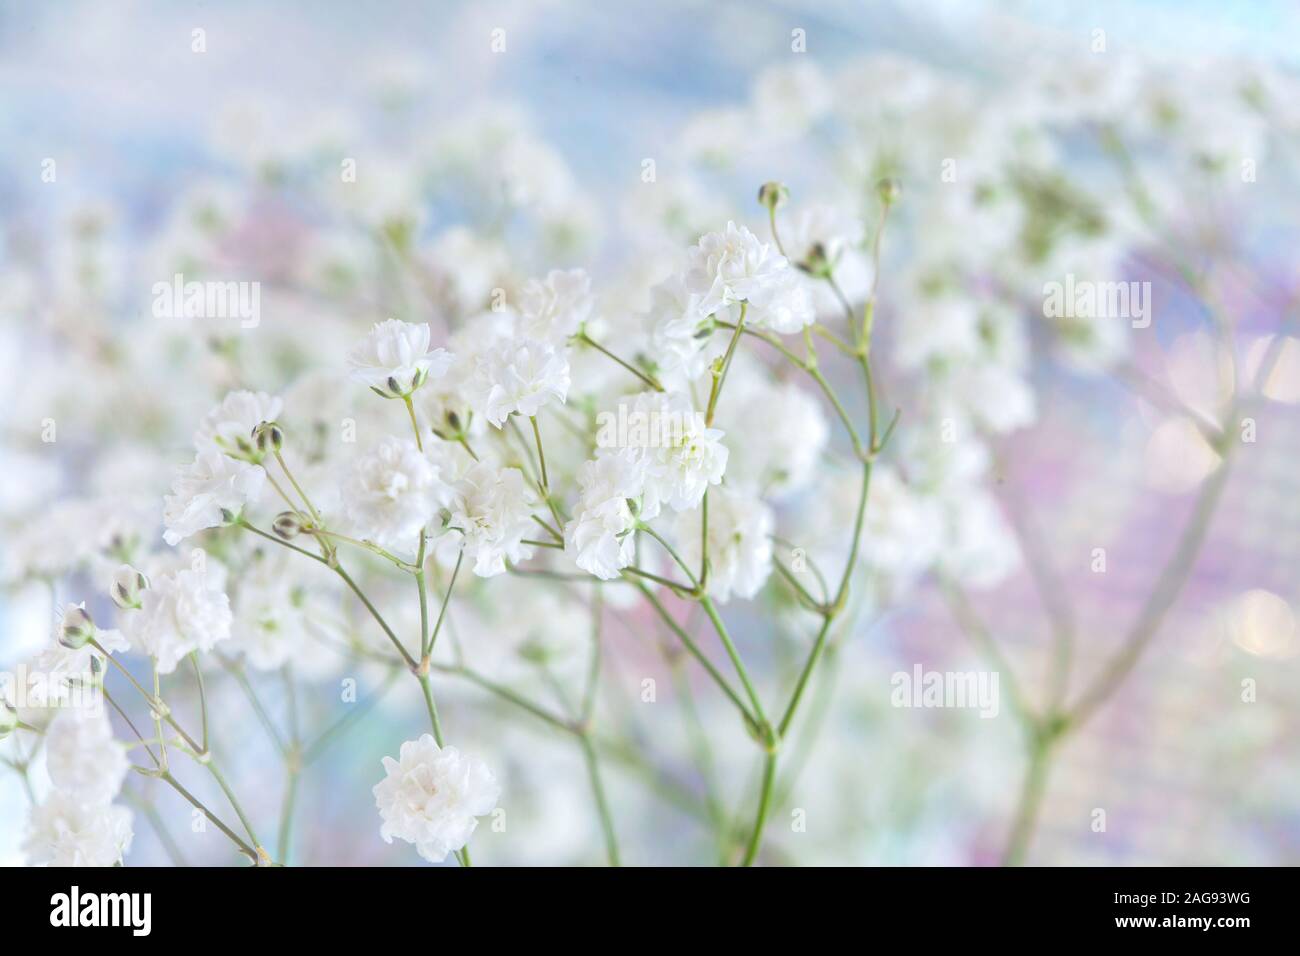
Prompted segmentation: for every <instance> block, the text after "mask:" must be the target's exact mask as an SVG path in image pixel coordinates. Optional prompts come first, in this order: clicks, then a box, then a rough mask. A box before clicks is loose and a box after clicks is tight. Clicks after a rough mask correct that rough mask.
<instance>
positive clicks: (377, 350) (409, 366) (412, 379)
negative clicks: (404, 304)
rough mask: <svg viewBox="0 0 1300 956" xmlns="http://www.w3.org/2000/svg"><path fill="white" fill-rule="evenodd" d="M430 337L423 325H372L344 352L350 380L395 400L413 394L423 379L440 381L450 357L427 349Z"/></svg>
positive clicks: (391, 322)
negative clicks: (346, 355)
mask: <svg viewBox="0 0 1300 956" xmlns="http://www.w3.org/2000/svg"><path fill="white" fill-rule="evenodd" d="M432 334H433V333H432V332H431V331H430V329H429V325H428V323H427V322H426V323H421V324H420V325H414V324H412V323H410V322H402V321H399V320H398V319H387V320H386V321H383V322H376V323H375V326H374V328H372V329H371V330H370V332H369V333H368V334H367V335H366V337H365V338H364V339H362V340H361V341H359V342H357V344H356V345H354V346H353V347H352V350H351V351H350V352H348V365H349V367H350V368H351V369H352V378H353V380H354V381H357V382H361V383H362V384H363V385H369V386H370V387H371V388H373V389H375V390H376V391H379V392H381V393H382V394H383V395H384V396H385V397H388V398H398V397H401V396H403V395H409V394H410V393H411V392H413V391H415V390H416V389H417V388H419V387H420V386H421V385H423V384H424V382H425V380H426V379H429V378H439V377H441V376H442V375H443V374H445V373H446V371H447V369H448V368H450V366H451V362H452V356H451V354H450V353H448V352H447V350H446V349H432V350H431V349H430V347H429V343H430V339H431V337H432Z"/></svg>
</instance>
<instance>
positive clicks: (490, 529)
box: [447, 461, 537, 578]
mask: <svg viewBox="0 0 1300 956" xmlns="http://www.w3.org/2000/svg"><path fill="white" fill-rule="evenodd" d="M451 487H452V495H451V500H450V503H449V504H448V506H447V507H448V511H450V512H451V517H450V518H449V519H448V522H447V524H448V527H451V528H455V529H457V530H459V531H460V532H461V534H462V535H463V536H464V541H465V554H466V555H467V556H468V557H469V558H470V559H471V560H473V562H474V573H475V574H477V575H478V576H479V577H484V578H488V577H492V576H493V575H495V574H501V573H502V572H504V571H505V570H506V562H507V561H510V562H512V563H513V562H517V561H522V560H524V559H525V558H528V557H531V556H532V553H533V549H532V548H531V547H530V546H528V545H525V544H523V543H522V540H523V538H525V537H526V536H527V534H528V532H529V531H531V530H533V529H535V528H536V527H537V526H536V525H535V524H534V523H533V520H532V515H533V509H534V505H533V502H532V499H531V496H530V495H529V493H528V489H527V487H526V486H525V484H524V476H523V473H522V472H521V471H520V470H519V469H518V468H498V467H496V466H495V465H493V464H491V463H489V462H486V461H480V462H476V463H474V464H473V465H472V466H470V467H469V468H468V469H466V470H465V471H464V472H463V473H462V474H461V475H460V476H459V477H458V478H457V479H456V480H455V481H454V482H452V486H451Z"/></svg>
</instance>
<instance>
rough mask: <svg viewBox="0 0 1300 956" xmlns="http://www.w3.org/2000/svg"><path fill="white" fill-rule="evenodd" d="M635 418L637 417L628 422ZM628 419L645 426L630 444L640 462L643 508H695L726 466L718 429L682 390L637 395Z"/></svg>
mask: <svg viewBox="0 0 1300 956" xmlns="http://www.w3.org/2000/svg"><path fill="white" fill-rule="evenodd" d="M633 416H636V418H633ZM628 417H629V420H632V421H637V420H640V421H643V422H646V423H648V427H647V428H644V429H642V430H641V432H642V433H639V434H634V435H633V436H631V437H632V438H634V439H637V438H639V439H640V441H639V443H638V444H635V445H633V446H632V448H633V450H634V451H635V453H636V454H637V455H638V456H639V457H640V458H641V460H642V461H643V462H644V475H645V494H646V507H647V508H649V509H650V510H651V511H657V510H658V505H659V504H661V503H662V504H666V505H668V507H670V508H672V509H673V510H674V511H687V510H689V509H691V508H694V507H695V506H697V505H698V504H699V503H700V499H701V498H703V497H704V492H705V490H706V489H707V488H708V487H709V485H716V484H720V483H721V482H722V473H723V472H724V471H726V468H727V448H726V446H725V445H723V444H722V431H721V429H718V428H708V427H706V426H705V424H704V415H703V414H701V413H700V412H697V411H696V410H695V407H694V405H693V404H692V402H691V398H690V396H689V395H687V394H686V393H685V392H674V393H664V392H642V393H641V394H640V395H638V396H637V397H636V398H635V399H634V401H633V405H632V411H631V412H630V413H629V416H628Z"/></svg>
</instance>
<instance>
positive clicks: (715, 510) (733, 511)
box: [677, 486, 775, 603]
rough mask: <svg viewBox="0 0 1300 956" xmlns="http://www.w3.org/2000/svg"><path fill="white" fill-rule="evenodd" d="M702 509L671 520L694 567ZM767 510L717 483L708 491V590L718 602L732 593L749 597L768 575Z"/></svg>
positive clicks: (684, 557)
mask: <svg viewBox="0 0 1300 956" xmlns="http://www.w3.org/2000/svg"><path fill="white" fill-rule="evenodd" d="M702 514H703V511H702V509H698V508H697V509H696V510H694V511H687V512H684V513H683V514H682V515H681V516H680V517H679V518H678V519H677V539H678V542H679V543H678V550H679V552H680V553H681V557H682V560H683V561H684V562H685V563H686V565H687V567H692V568H697V567H699V566H700V562H701V560H702V555H701V554H700V537H701V535H700V522H701V520H702ZM774 524H775V519H774V518H773V515H772V509H771V508H769V507H768V506H767V505H766V504H764V503H763V502H762V501H761V500H760V499H758V498H755V497H752V496H750V495H747V494H744V493H743V492H739V491H734V490H732V489H731V488H728V487H726V486H723V487H722V488H718V489H716V490H715V491H713V492H712V493H710V495H709V580H708V584H707V587H708V591H709V594H710V595H712V596H713V597H715V598H716V599H717V600H718V602H719V603H722V602H725V601H728V600H730V598H731V596H732V595H733V594H734V595H736V596H738V597H742V598H752V597H753V596H754V595H755V594H757V593H758V590H759V588H761V587H762V586H763V584H764V582H766V581H767V578H768V575H770V574H771V573H772V530H773V526H774Z"/></svg>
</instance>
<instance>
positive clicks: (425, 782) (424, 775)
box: [373, 734, 501, 863]
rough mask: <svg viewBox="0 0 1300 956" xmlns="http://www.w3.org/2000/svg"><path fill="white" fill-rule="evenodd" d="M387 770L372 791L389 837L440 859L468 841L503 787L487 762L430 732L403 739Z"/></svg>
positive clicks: (427, 856) (384, 832)
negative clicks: (439, 742) (443, 743)
mask: <svg viewBox="0 0 1300 956" xmlns="http://www.w3.org/2000/svg"><path fill="white" fill-rule="evenodd" d="M384 772H385V774H386V776H385V777H384V779H383V780H381V781H379V783H377V784H375V787H374V790H373V793H374V795H375V803H376V805H377V806H378V807H379V816H380V818H381V819H382V820H383V821H384V825H383V826H382V827H381V828H380V830H379V835H380V836H382V837H383V838H384V842H385V843H392V842H393V837H397V838H398V839H399V840H405V841H406V842H407V843H414V844H415V848H416V850H418V851H419V854H420V856H422V857H423V858H424V859H426V860H428V861H429V862H430V863H441V862H442V861H443V860H445V859H446V858H447V854H448V853H453V852H455V851H456V850H459V849H460V848H461V847H463V846H464V845H465V844H466V843H468V842H469V838H470V835H471V834H472V833H473V832H474V828H475V827H477V826H478V820H477V819H475V818H476V817H481V816H483V815H484V814H487V813H491V812H492V810H494V809H495V808H496V804H497V798H498V797H500V795H501V787H500V786H499V785H498V784H497V781H496V778H495V777H493V776H492V771H491V770H489V769H488V767H487V764H485V763H483V761H481V760H479V759H477V758H476V757H471V756H470V755H468V754H461V752H460V751H459V750H457V749H456V748H455V747H442V748H440V747H439V746H438V745H437V744H436V743H435V742H434V740H433V738H432V737H430V736H429V735H428V734H424V735H422V736H421V737H420V739H419V740H408V741H406V742H405V743H403V744H402V749H401V751H400V752H399V755H398V759H397V760H394V759H393V758H392V757H385V758H384Z"/></svg>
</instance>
